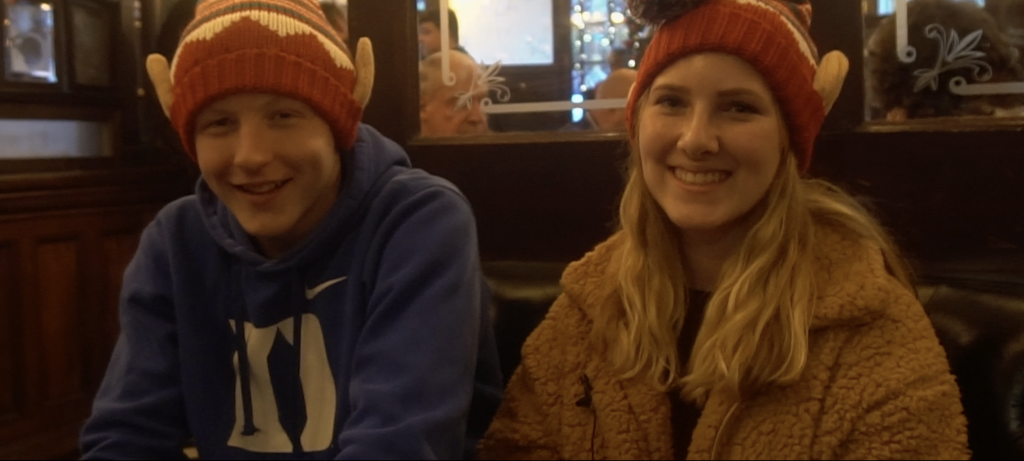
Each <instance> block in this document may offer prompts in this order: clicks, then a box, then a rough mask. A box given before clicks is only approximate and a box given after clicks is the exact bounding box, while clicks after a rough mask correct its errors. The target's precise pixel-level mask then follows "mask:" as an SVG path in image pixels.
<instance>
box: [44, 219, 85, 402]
mask: <svg viewBox="0 0 1024 461" xmlns="http://www.w3.org/2000/svg"><path fill="white" fill-rule="evenodd" d="M78 250H79V246H78V242H77V241H76V240H73V239H72V240H63V241H52V242H44V243H40V244H39V245H38V246H37V247H36V261H38V262H37V263H36V270H37V272H36V274H35V279H36V280H35V286H36V289H37V290H38V294H37V299H38V300H39V304H38V306H37V307H36V310H35V313H36V315H38V316H39V319H38V320H37V322H38V324H39V327H40V329H39V332H38V333H39V334H38V335H34V336H35V337H34V338H33V340H34V341H39V346H40V349H39V350H40V356H39V359H40V360H41V362H40V363H42V365H43V381H42V383H41V384H42V389H43V399H44V401H43V402H44V405H53V404H58V403H61V402H64V401H68V400H72V399H76V398H81V397H82V395H83V382H82V381H83V380H82V358H83V357H82V356H81V354H82V350H83V348H82V345H83V344H86V343H85V342H84V341H82V339H83V334H82V330H83V328H86V327H87V325H88V324H84V323H82V322H81V321H80V319H79V313H81V312H82V302H81V299H82V298H81V293H80V291H79V289H80V287H81V285H80V280H79V276H78Z"/></svg>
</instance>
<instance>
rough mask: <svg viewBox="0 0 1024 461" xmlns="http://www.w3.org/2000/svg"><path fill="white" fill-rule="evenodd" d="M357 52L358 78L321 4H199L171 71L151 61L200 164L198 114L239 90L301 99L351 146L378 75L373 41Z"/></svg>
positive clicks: (167, 106)
mask: <svg viewBox="0 0 1024 461" xmlns="http://www.w3.org/2000/svg"><path fill="white" fill-rule="evenodd" d="M358 52H359V55H358V57H357V63H358V64H359V73H360V74H363V75H358V76H357V71H356V67H357V66H356V65H353V63H352V61H351V59H350V58H349V56H348V53H347V50H346V48H345V45H344V44H343V42H342V41H341V39H340V38H339V37H338V35H337V33H336V32H335V31H334V29H333V28H331V26H330V25H329V23H328V22H327V20H326V18H325V17H324V15H323V12H322V10H321V9H320V5H319V3H318V2H317V0H199V2H198V3H197V5H196V15H195V18H194V19H193V21H192V23H191V24H189V26H188V27H187V28H186V29H185V31H184V33H183V34H182V37H181V42H180V44H179V45H178V50H177V52H176V53H175V57H174V61H173V63H172V64H171V65H170V66H169V68H168V66H167V64H166V61H164V62H160V61H161V60H162V57H159V56H155V55H154V56H150V57H149V59H148V60H147V63H146V64H147V70H148V71H149V73H150V77H151V79H152V80H153V83H154V86H156V87H157V88H156V89H157V93H158V95H159V98H160V102H161V104H162V105H163V106H164V110H165V112H166V113H167V114H168V116H169V117H170V119H171V124H172V125H174V128H175V129H176V130H177V131H178V134H179V136H180V137H181V139H182V143H183V145H184V146H185V149H186V151H187V152H188V153H189V155H190V156H191V157H192V159H193V160H195V157H196V153H195V143H194V132H195V118H196V115H198V113H199V111H200V110H202V109H203V108H204V107H206V106H207V105H208V104H210V103H212V102H214V101H215V100H217V99H220V98H223V97H225V96H230V95H232V94H239V93H269V94H277V95H282V96H286V97H290V98H294V99H296V100H299V101H302V102H304V103H306V104H308V105H309V106H310V107H312V108H313V109H314V110H315V111H316V112H317V114H318V115H320V116H321V117H322V118H323V119H324V120H325V121H326V122H327V124H328V125H329V126H330V127H331V131H332V133H333V134H334V139H335V143H336V145H337V147H338V148H339V149H349V148H351V147H352V145H353V144H354V143H355V137H356V132H357V130H358V125H359V120H360V118H361V117H362V111H363V105H364V104H365V102H366V100H367V99H368V98H369V87H370V86H372V78H373V63H372V52H371V50H370V46H369V42H368V41H366V40H365V39H364V40H362V41H360V43H359V50H358ZM357 80H358V81H357ZM357 94H358V95H359V96H357Z"/></svg>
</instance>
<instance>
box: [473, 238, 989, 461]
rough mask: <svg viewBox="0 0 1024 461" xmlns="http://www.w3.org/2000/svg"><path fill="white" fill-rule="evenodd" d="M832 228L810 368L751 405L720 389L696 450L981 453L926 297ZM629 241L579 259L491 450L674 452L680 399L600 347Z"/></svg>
mask: <svg viewBox="0 0 1024 461" xmlns="http://www.w3.org/2000/svg"><path fill="white" fill-rule="evenodd" d="M819 236H820V240H819V241H820V246H819V248H820V252H819V253H820V254H819V255H818V256H817V257H816V265H817V267H816V272H815V273H816V274H817V283H818V293H819V304H818V307H817V309H816V310H815V312H814V313H813V319H812V326H811V332H810V348H809V349H810V350H809V354H808V357H807V366H806V368H805V369H804V372H803V374H802V377H801V378H800V379H799V381H798V382H796V383H794V384H792V385H788V386H785V387H772V388H768V389H764V390H762V391H760V392H758V393H757V394H756V395H752V396H748V397H746V398H745V399H744V400H742V401H733V400H730V398H729V397H728V396H727V395H726V393H725V392H724V391H713V392H711V394H710V395H709V398H708V402H707V404H706V405H705V407H704V409H703V413H702V414H701V417H700V420H699V421H698V423H697V427H696V429H695V430H694V432H693V441H692V443H691V444H690V447H689V452H688V453H689V456H688V458H689V459H712V458H722V459H927V458H941V459H968V458H969V457H970V452H969V451H968V449H967V423H966V420H965V418H964V416H963V408H962V406H961V403H960V392H959V389H958V387H957V385H956V382H955V381H954V378H953V376H952V375H951V374H950V372H949V364H948V362H947V361H946V355H945V352H944V351H943V349H942V348H941V346H940V345H939V342H938V339H937V338H936V336H935V332H934V330H933V329H932V327H931V323H930V322H929V320H928V318H927V317H926V315H925V312H924V310H923V309H922V307H921V304H920V303H918V301H917V300H916V298H915V297H914V296H913V295H912V294H911V293H910V292H908V291H907V290H906V289H905V288H904V287H903V286H902V285H900V284H899V282H898V281H897V280H896V279H894V278H893V277H891V276H890V275H889V274H888V273H887V272H886V269H885V267H884V263H883V259H882V255H881V252H880V251H879V250H878V249H877V247H873V246H870V245H866V244H864V243H862V242H860V241H857V240H853V239H850V238H846V237H843V236H840V235H839V234H838V233H836V232H832V231H825V230H822V231H819ZM621 241H622V237H621V234H620V235H616V236H613V237H612V238H610V239H609V240H608V241H606V242H605V243H602V244H601V245H599V246H598V247H597V248H595V249H594V250H593V251H592V252H590V253H588V254H587V255H586V256H585V257H584V258H583V259H582V260H580V261H577V262H575V263H573V264H572V265H570V266H569V267H568V268H567V269H566V271H565V273H564V274H563V276H562V287H563V290H564V293H563V294H562V296H561V297H560V298H559V299H558V300H557V301H556V302H555V304H554V305H553V306H552V308H551V310H550V312H549V313H548V315H547V317H546V318H545V319H544V321H543V322H542V323H541V324H540V326H538V327H537V329H536V330H535V331H534V332H533V334H531V335H530V337H529V339H527V341H526V343H525V344H524V346H523V360H522V363H521V364H520V366H519V368H518V369H517V370H516V372H515V373H514V374H513V376H512V379H511V381H510V382H509V386H508V389H507V391H506V394H505V401H504V402H503V403H502V405H501V408H500V410H499V411H498V414H497V416H496V417H495V419H494V422H493V423H492V425H491V427H490V429H489V430H488V432H487V435H486V436H485V437H484V440H483V441H482V442H481V444H480V451H479V456H480V457H481V458H483V459H556V458H561V459H605V458H610V459H671V458H672V457H673V445H672V444H673V440H672V423H671V407H670V403H669V399H668V397H667V395H666V394H665V393H663V392H659V391H657V390H655V389H654V388H653V387H651V386H650V385H648V384H646V383H645V382H642V381H640V380H637V379H634V380H629V381H622V380H620V379H618V378H617V377H616V376H615V375H613V373H612V372H611V370H610V369H609V366H608V364H607V363H606V362H605V361H604V360H603V359H602V358H601V357H599V356H598V355H597V354H593V353H591V352H590V351H592V350H593V349H592V348H591V347H589V346H588V341H589V334H590V329H591V325H592V322H591V312H590V311H591V309H593V306H598V305H600V302H601V301H602V300H603V299H606V298H605V297H606V296H609V295H610V294H612V292H611V290H613V289H614V284H610V283H608V280H609V279H608V277H607V275H606V274H608V273H609V271H611V270H613V269H614V268H612V267H610V265H611V264H612V263H611V255H612V254H613V250H614V248H615V247H616V246H617V245H619V244H620V242H621ZM584 376H586V381H589V385H590V386H592V390H591V391H589V392H587V391H586V390H585V389H584V386H585V383H584V381H585V380H584ZM588 395H589V396H590V399H589V400H590V401H589V402H587V399H584V400H582V401H581V399H583V398H584V397H585V396H588ZM588 403H589V405H588Z"/></svg>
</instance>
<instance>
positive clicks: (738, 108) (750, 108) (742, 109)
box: [729, 101, 760, 114]
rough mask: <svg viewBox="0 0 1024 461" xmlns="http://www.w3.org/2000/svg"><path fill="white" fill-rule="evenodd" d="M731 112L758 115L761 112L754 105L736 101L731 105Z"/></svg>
mask: <svg viewBox="0 0 1024 461" xmlns="http://www.w3.org/2000/svg"><path fill="white" fill-rule="evenodd" d="M729 111H730V112H736V113H740V114H757V113H760V111H759V110H757V107H754V105H753V104H750V103H746V102H743V101H734V102H732V103H730V104H729Z"/></svg>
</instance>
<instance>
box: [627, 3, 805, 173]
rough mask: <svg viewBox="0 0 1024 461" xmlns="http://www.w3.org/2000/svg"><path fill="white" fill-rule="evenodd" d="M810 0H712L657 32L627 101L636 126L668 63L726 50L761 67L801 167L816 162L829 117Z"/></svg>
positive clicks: (629, 120)
mask: <svg viewBox="0 0 1024 461" xmlns="http://www.w3.org/2000/svg"><path fill="white" fill-rule="evenodd" d="M810 21H811V5H810V1H809V0H790V1H776V0H707V1H705V2H703V3H702V4H701V5H700V6H698V7H696V8H693V9H692V10H689V11H687V12H686V13H685V14H682V15H680V16H678V17H675V18H671V19H668V20H666V21H665V22H664V23H663V24H662V25H661V26H660V27H658V29H657V31H656V32H655V35H654V39H653V40H652V41H651V43H650V45H649V46H648V47H647V50H646V52H645V53H644V57H643V60H642V61H641V63H640V69H639V75H638V76H637V81H636V84H635V86H634V87H633V90H632V91H631V92H630V96H629V103H628V106H627V123H628V126H629V132H630V133H633V132H635V131H634V129H635V124H636V121H635V120H634V110H635V108H636V103H637V101H638V100H639V98H640V97H641V96H642V95H643V94H644V93H646V92H647V89H648V88H649V87H650V85H651V83H653V81H654V79H655V78H656V77H657V76H658V74H660V73H661V71H662V70H664V69H665V68H666V67H668V66H669V65H671V64H672V63H674V62H675V61H677V60H679V59H680V58H683V57H685V56H687V55H690V54H694V53H700V52H709V51H715V52H723V53H728V54H732V55H735V56H737V57H739V58H741V59H743V60H744V61H746V62H747V63H749V64H750V65H751V66H753V67H754V68H755V69H757V71H758V72H760V73H761V75H762V76H763V77H764V79H765V81H766V82H767V83H768V87H769V88H770V89H771V91H772V94H773V95H774V96H775V99H776V100H777V101H778V102H779V105H780V106H781V108H782V112H783V115H784V117H785V121H786V126H787V127H788V128H789V135H790V141H791V143H790V144H791V145H792V147H793V151H794V152H795V153H796V155H797V159H798V161H799V164H800V169H801V170H802V171H806V170H807V168H808V167H809V166H810V163H811V156H812V152H813V148H814V139H815V138H816V137H817V135H818V132H819V131H820V130H821V125H822V123H823V122H824V120H825V108H824V101H823V100H822V98H821V96H820V95H819V94H818V93H817V91H815V90H814V74H815V72H816V71H817V63H818V53H817V49H816V48H815V46H814V42H813V41H812V40H811V38H810V35H809V34H808V29H809V28H810Z"/></svg>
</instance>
